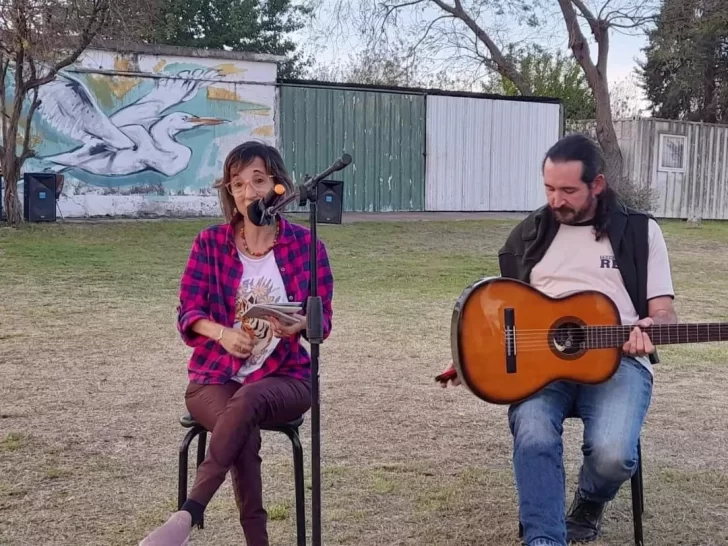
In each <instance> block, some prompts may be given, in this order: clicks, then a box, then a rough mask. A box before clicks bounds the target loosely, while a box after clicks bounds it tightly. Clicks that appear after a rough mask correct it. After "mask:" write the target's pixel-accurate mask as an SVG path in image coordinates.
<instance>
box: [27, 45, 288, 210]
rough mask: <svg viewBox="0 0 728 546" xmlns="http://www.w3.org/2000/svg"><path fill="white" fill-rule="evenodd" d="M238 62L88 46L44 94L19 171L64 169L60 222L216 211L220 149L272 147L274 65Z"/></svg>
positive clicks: (259, 60)
mask: <svg viewBox="0 0 728 546" xmlns="http://www.w3.org/2000/svg"><path fill="white" fill-rule="evenodd" d="M161 49H162V50H163V51H165V48H161ZM166 51H167V52H169V51H175V52H177V51H178V49H177V48H166ZM188 53H189V51H188ZM207 55H209V53H207ZM230 56H231V57H235V55H234V54H230ZM240 57H241V56H237V58H214V57H209V56H198V55H194V56H193V55H191V54H188V55H179V54H172V55H166V54H162V53H157V52H155V53H146V52H144V53H139V52H135V53H116V52H112V51H107V50H98V49H95V50H94V49H91V50H87V51H86V52H85V53H84V54H83V55H82V57H81V58H80V59H79V61H78V62H77V63H76V64H75V65H74V66H73V67H71V68H69V69H68V70H66V71H64V73H63V76H62V77H59V78H57V79H56V81H55V82H53V83H52V84H49V85H48V86H44V88H42V94H43V97H42V98H43V100H44V105H43V108H41V110H40V111H39V112H37V113H36V115H35V117H34V122H33V127H32V129H33V131H32V140H33V145H34V146H35V149H36V152H37V157H36V158H33V159H31V160H28V161H27V162H26V164H25V166H24V172H49V171H50V172H62V173H63V175H64V178H65V183H64V190H63V194H62V196H61V198H60V200H59V206H60V209H61V211H62V212H63V215H64V216H65V217H97V216H132V217H134V216H145V215H152V216H159V215H170V216H199V215H202V216H210V215H217V214H219V206H218V199H217V195H216V193H214V192H212V190H211V189H210V188H211V185H212V183H213V182H214V180H215V179H216V178H218V177H220V176H222V166H223V162H224V160H225V156H226V155H227V153H228V152H229V151H230V150H231V149H232V148H233V147H235V146H236V145H238V144H240V143H242V142H244V141H245V140H248V139H251V138H253V139H258V140H263V141H265V142H268V143H270V144H275V143H276V119H275V118H276V88H275V81H276V65H275V62H274V60H273V59H272V58H270V57H269V56H254V55H247V56H245V58H246V59H251V58H252V59H253V60H243V59H241V58H240ZM125 109H126V110H125ZM175 112H178V113H179V114H177V116H176V117H175V116H173V117H171V118H170V117H169V114H172V113H175ZM184 114H187V115H186V116H185V115H184ZM199 118H202V120H200V119H199ZM204 120H208V121H207V122H204ZM212 120H216V121H212ZM210 123H214V124H210ZM127 138H128V140H127ZM125 143H126V144H127V145H125ZM134 144H137V147H136V148H134V146H133V145H134ZM19 189H20V190H21V191H22V180H21V187H20V188H19ZM21 198H22V196H21Z"/></svg>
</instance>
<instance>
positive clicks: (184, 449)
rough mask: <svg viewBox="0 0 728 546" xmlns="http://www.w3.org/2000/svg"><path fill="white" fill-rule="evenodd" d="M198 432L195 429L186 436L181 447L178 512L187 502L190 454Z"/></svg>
mask: <svg viewBox="0 0 728 546" xmlns="http://www.w3.org/2000/svg"><path fill="white" fill-rule="evenodd" d="M197 433H198V430H197V429H195V428H193V429H192V430H190V431H189V432H188V433H187V434H185V437H184V439H183V440H182V444H181V445H180V446H179V469H178V471H179V477H178V480H177V510H181V509H182V505H183V504H184V503H185V501H186V500H187V468H188V456H187V454H188V452H189V449H190V444H191V443H192V440H193V439H194V438H195V436H196V435H197Z"/></svg>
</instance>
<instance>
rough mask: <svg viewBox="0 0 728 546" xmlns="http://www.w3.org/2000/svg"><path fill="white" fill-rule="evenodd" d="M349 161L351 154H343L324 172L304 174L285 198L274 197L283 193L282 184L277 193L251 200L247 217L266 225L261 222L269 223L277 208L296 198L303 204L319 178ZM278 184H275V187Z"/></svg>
mask: <svg viewBox="0 0 728 546" xmlns="http://www.w3.org/2000/svg"><path fill="white" fill-rule="evenodd" d="M349 163H351V156H350V155H349V154H344V155H342V156H341V157H340V158H339V159H337V160H336V161H334V163H332V164H331V166H330V167H329V168H328V169H326V170H325V171H324V172H322V173H320V174H317V175H316V176H308V175H306V178H305V182H304V183H303V184H299V185H298V186H296V188H295V189H294V190H293V192H292V193H291V194H290V195H289V196H288V197H286V198H285V199H282V200H278V201H277V202H276V198H277V197H278V195H283V193H284V192H285V189H284V188H283V186H281V191H280V193H278V194H277V195H275V196H271V194H270V193H269V194H268V195H266V196H265V199H263V200H261V199H257V200H256V201H253V202H252V203H251V204H250V205H249V206H248V218H250V221H251V222H253V223H254V224H255V225H256V226H262V225H267V224H264V223H263V222H267V223H268V224H269V223H270V222H271V221H272V220H273V216H274V215H275V214H277V213H278V211H279V210H282V209H283V208H284V207H286V205H288V204H289V203H291V202H293V201H294V200H296V199H298V205H299V206H301V207H303V206H305V205H306V202H307V201H308V200H309V198H310V199H313V196H314V195H315V190H316V185H317V184H318V183H319V182H320V181H321V180H323V179H324V178H326V177H327V176H329V175H330V174H331V173H333V172H336V171H340V170H342V169H343V168H344V167H346V166H347V165H348V164H349ZM279 185H280V184H279ZM279 185H277V186H276V188H277V187H278V186H279ZM276 188H273V190H276ZM269 197H270V200H268V201H267V203H268V204H267V205H266V199H268V198H269ZM273 202H275V204H273ZM258 222H261V223H258Z"/></svg>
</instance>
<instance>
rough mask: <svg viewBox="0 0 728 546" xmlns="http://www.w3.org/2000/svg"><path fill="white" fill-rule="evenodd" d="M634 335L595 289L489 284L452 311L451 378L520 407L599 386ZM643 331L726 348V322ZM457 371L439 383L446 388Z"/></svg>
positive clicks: (658, 339)
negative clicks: (555, 389) (547, 390)
mask: <svg viewBox="0 0 728 546" xmlns="http://www.w3.org/2000/svg"><path fill="white" fill-rule="evenodd" d="M633 328H634V325H623V324H622V323H621V318H620V314H619V310H618V308H617V306H616V305H615V303H614V302H613V301H612V299H611V298H609V297H608V296H606V295H605V294H602V293H601V292H597V291H596V290H584V291H577V292H572V293H570V294H568V295H565V296H562V297H560V298H552V297H550V296H548V295H546V294H544V293H543V292H541V291H539V290H537V289H535V288H533V287H532V286H530V285H529V284H526V283H524V282H521V281H518V280H515V279H508V278H501V277H492V278H485V279H481V280H479V281H477V282H475V283H473V284H472V285H470V286H469V287H468V288H466V289H465V290H464V291H463V293H462V294H461V295H460V297H459V298H458V300H457V302H456V304H455V309H454V310H453V315H452V321H451V331H450V336H451V339H450V342H451V349H452V353H453V362H454V372H457V376H458V378H459V379H460V381H461V382H462V383H463V384H465V385H466V386H467V387H468V389H469V390H470V391H471V392H472V393H473V394H475V396H477V397H478V398H480V399H482V400H484V401H486V402H490V403H493V404H512V403H515V402H520V401H521V400H524V399H526V398H528V397H529V396H531V395H533V394H535V393H536V392H538V391H540V390H541V389H543V388H544V387H545V386H547V385H548V384H550V383H552V382H554V381H559V380H566V381H574V382H578V383H584V384H597V383H602V382H604V381H606V380H607V379H609V378H610V377H612V375H613V374H614V373H615V372H616V371H617V368H618V367H619V364H620V361H621V359H622V356H623V352H622V347H623V345H624V344H625V343H626V342H627V340H628V339H629V336H630V333H631V332H632V329H633ZM640 329H641V330H642V331H643V332H645V333H647V335H648V336H649V337H650V340H651V341H652V343H653V344H654V345H672V344H678V343H703V342H714V341H728V323H707V322H702V323H690V324H688V323H682V324H654V325H652V326H648V327H640ZM454 372H453V373H451V374H447V375H444V376H443V375H440V376H438V377H437V378H436V379H437V380H438V381H447V379H448V378H449V377H451V376H453V375H454Z"/></svg>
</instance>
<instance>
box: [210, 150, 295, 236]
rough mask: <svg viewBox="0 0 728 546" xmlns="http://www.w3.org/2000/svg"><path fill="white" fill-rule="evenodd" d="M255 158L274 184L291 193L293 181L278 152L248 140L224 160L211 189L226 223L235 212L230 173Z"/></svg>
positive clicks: (242, 167)
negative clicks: (229, 188) (261, 162)
mask: <svg viewBox="0 0 728 546" xmlns="http://www.w3.org/2000/svg"><path fill="white" fill-rule="evenodd" d="M256 158H260V159H262V160H263V163H264V164H265V170H266V172H267V173H268V174H269V175H270V176H272V177H273V181H274V182H275V183H276V184H283V185H284V186H285V188H286V195H288V194H290V193H291V192H292V191H293V189H294V188H293V180H292V179H291V175H290V174H289V173H288V169H286V165H285V163H284V162H283V157H282V156H281V154H280V152H279V151H278V150H277V149H276V148H275V147H273V146H270V145H268V144H265V143H264V142H259V141H257V140H249V141H247V142H243V143H242V144H240V145H238V146H236V147H235V148H233V149H232V150H231V151H230V153H229V154H228V155H227V157H226V158H225V164H224V166H223V172H222V178H220V179H218V180H216V181H215V183H214V184H213V186H212V187H213V188H215V189H217V192H218V198H219V200H220V208H221V209H222V212H223V215H224V216H225V220H226V221H228V222H229V221H230V220H232V218H233V216H234V210H235V199H234V198H233V196H232V194H231V193H230V191H228V184H230V180H231V178H232V173H233V172H234V171H235V170H238V169H244V168H245V167H247V166H248V165H250V164H251V163H252V162H253V161H254V160H255V159H256Z"/></svg>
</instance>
